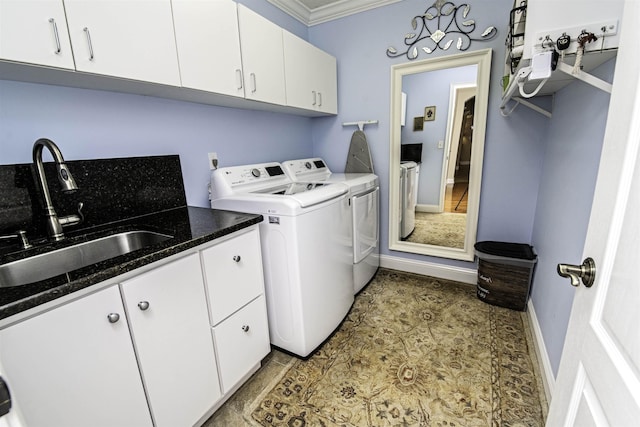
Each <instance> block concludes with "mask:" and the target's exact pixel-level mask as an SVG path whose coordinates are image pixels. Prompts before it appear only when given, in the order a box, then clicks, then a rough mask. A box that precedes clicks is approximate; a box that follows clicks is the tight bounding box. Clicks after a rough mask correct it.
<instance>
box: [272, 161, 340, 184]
mask: <svg viewBox="0 0 640 427" xmlns="http://www.w3.org/2000/svg"><path fill="white" fill-rule="evenodd" d="M282 166H283V167H284V169H285V171H286V172H287V175H289V176H290V177H291V179H294V180H297V181H300V180H301V179H305V178H308V177H311V178H321V177H324V176H328V175H330V174H331V171H330V170H329V168H328V167H327V165H326V164H325V162H324V160H322V159H321V158H319V157H316V158H312V159H299V160H287V161H286V162H283V163H282Z"/></svg>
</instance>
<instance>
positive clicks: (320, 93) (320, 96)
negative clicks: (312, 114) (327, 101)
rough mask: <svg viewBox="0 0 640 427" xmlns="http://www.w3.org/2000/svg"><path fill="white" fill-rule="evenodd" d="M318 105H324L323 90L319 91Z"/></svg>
mask: <svg viewBox="0 0 640 427" xmlns="http://www.w3.org/2000/svg"><path fill="white" fill-rule="evenodd" d="M318 107H322V92H318Z"/></svg>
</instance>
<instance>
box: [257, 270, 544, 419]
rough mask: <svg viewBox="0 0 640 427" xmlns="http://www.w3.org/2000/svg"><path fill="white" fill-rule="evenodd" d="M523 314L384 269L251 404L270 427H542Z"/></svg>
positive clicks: (449, 285)
mask: <svg viewBox="0 0 640 427" xmlns="http://www.w3.org/2000/svg"><path fill="white" fill-rule="evenodd" d="M538 393H539V390H538V385H537V380H536V376H535V374H534V370H533V366H532V362H531V358H530V356H529V353H528V347H527V342H526V339H525V333H524V325H523V320H522V317H521V313H520V312H517V311H512V310H508V309H503V308H499V307H493V306H490V305H487V304H485V303H483V302H481V301H479V300H478V299H477V298H476V296H475V289H474V288H473V287H470V286H468V285H462V284H459V283H455V282H450V281H445V280H438V279H433V278H427V277H424V276H418V275H413V274H409V273H400V272H396V271H391V270H384V269H381V270H380V271H379V272H378V274H377V276H376V278H374V280H373V281H372V282H371V283H370V284H369V286H368V287H367V288H365V290H364V291H363V292H361V293H360V294H359V295H358V296H357V298H356V302H355V304H354V306H353V308H352V309H351V312H350V313H349V315H348V317H347V319H346V320H345V321H344V323H343V324H342V325H341V326H340V328H339V329H338V331H337V332H336V333H335V334H334V335H333V337H331V339H330V340H329V341H327V342H326V343H325V344H324V345H323V346H322V347H321V348H320V349H319V350H318V351H317V352H316V353H315V354H314V355H313V356H312V357H310V358H309V359H308V360H306V361H303V360H298V359H295V360H294V361H293V362H292V364H291V366H290V367H289V368H288V369H287V370H285V372H284V374H283V376H282V377H281V378H275V379H274V381H273V383H272V384H271V386H269V387H268V388H267V389H266V390H265V391H264V392H263V393H262V394H261V395H260V396H258V398H257V399H256V400H255V401H254V402H253V403H252V404H251V405H248V409H247V411H246V412H245V413H244V417H245V420H246V421H247V422H248V423H250V424H253V425H261V426H291V427H293V426H298V427H303V426H358V427H360V426H396V425H401V426H542V425H544V421H543V413H542V408H541V404H540V400H539V394H538Z"/></svg>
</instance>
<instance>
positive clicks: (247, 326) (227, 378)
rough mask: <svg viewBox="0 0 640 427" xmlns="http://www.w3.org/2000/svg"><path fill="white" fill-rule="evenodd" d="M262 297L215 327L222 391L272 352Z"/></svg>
mask: <svg viewBox="0 0 640 427" xmlns="http://www.w3.org/2000/svg"><path fill="white" fill-rule="evenodd" d="M266 319H267V307H266V303H265V299H264V295H261V296H260V297H258V298H256V299H255V300H253V301H252V302H251V303H249V305H247V306H246V307H244V308H242V309H240V310H238V312H236V313H234V314H233V316H231V317H230V318H228V319H227V320H225V321H224V322H222V323H221V324H219V325H218V326H215V327H214V328H213V335H214V337H215V341H216V350H217V354H218V364H219V365H220V374H221V376H222V389H223V391H224V392H225V393H227V392H229V391H230V390H231V389H232V388H233V387H234V386H235V385H236V384H238V382H239V381H240V380H241V379H242V378H243V377H244V376H245V375H246V374H247V373H249V372H250V371H251V369H252V368H253V367H254V366H255V365H256V363H259V362H260V360H261V359H262V358H263V357H264V356H266V355H267V354H268V353H269V351H270V350H271V346H270V344H269V328H268V326H267V322H266Z"/></svg>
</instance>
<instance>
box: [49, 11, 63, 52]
mask: <svg viewBox="0 0 640 427" xmlns="http://www.w3.org/2000/svg"><path fill="white" fill-rule="evenodd" d="M49 22H50V23H51V26H52V27H53V36H54V37H55V39H56V50H55V52H54V53H55V54H56V55H59V54H60V52H61V51H62V47H61V46H60V36H59V35H58V25H57V24H56V20H55V19H53V18H49Z"/></svg>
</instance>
